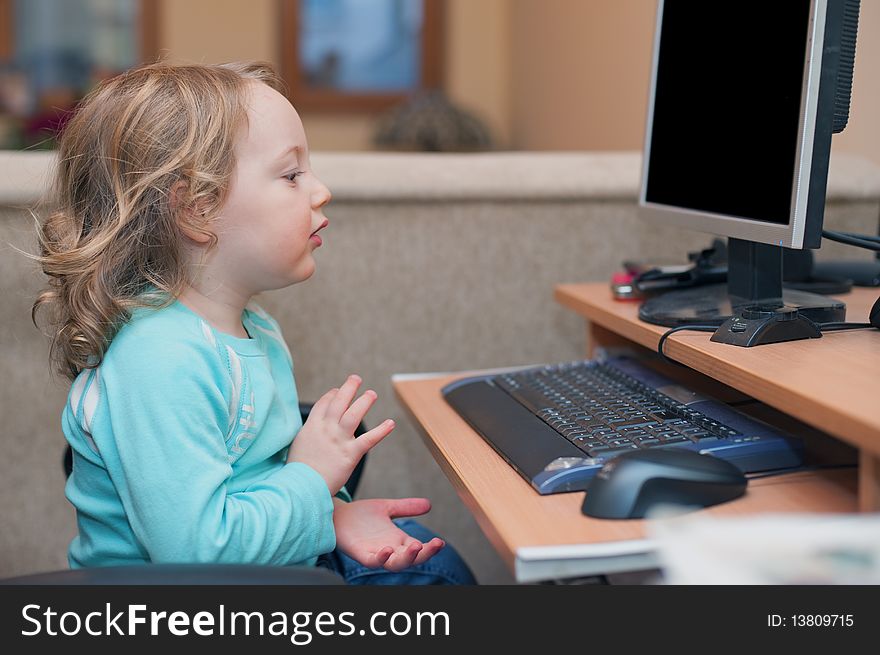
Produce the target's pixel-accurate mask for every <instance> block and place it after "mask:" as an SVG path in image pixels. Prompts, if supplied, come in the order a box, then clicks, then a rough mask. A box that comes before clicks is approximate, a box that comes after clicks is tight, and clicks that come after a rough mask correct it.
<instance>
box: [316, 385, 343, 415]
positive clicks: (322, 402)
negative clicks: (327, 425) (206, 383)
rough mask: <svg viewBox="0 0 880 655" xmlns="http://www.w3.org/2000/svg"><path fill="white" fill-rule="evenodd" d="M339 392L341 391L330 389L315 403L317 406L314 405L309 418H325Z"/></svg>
mask: <svg viewBox="0 0 880 655" xmlns="http://www.w3.org/2000/svg"><path fill="white" fill-rule="evenodd" d="M338 391H339V389H330V391H328V392H327V393H325V394H324V395H323V396H321V397H320V398H318V400H317V401H315V404H314V405H312V409H311V411H310V412H309V416H314V417H315V418H324V415H325V414H326V413H327V407H329V406H330V403H331V402H332V400H333V398H335V397H336V394H337V392H338Z"/></svg>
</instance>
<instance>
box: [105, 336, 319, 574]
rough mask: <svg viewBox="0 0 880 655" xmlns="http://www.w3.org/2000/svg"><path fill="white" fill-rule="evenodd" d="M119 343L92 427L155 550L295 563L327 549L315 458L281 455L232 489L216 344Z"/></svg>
mask: <svg viewBox="0 0 880 655" xmlns="http://www.w3.org/2000/svg"><path fill="white" fill-rule="evenodd" d="M126 345H128V346H132V345H134V344H131V343H129V344H119V346H120V348H118V349H116V352H114V353H113V355H114V356H113V357H108V358H107V359H106V360H105V362H104V363H103V364H102V366H101V369H100V373H101V375H100V380H99V383H100V384H101V394H100V396H101V399H102V400H101V402H102V405H103V406H102V407H101V408H100V409H99V411H97V412H96V415H95V424H94V425H93V426H91V427H92V429H93V430H92V432H93V437H94V439H95V443H96V446H97V447H98V449H99V450H100V452H101V455H102V456H103V458H104V461H105V464H106V466H107V469H108V472H109V474H110V477H111V479H112V480H113V483H114V485H115V487H116V489H117V491H118V493H119V496H120V499H121V502H122V504H123V507H124V509H125V513H126V516H127V518H128V520H129V522H130V524H131V528H132V531H133V532H134V534H135V536H136V537H137V539H138V540H139V541H140V543H141V544H142V545H143V547H144V549H145V550H146V551H147V554H148V556H149V559H150V560H151V561H153V562H218V563H263V564H293V563H303V562H312V561H313V560H314V558H315V557H316V556H317V555H319V554H321V553H325V552H329V551H331V550H333V548H334V547H335V540H336V538H335V533H334V531H333V520H332V513H333V501H332V498H331V496H330V492H329V490H328V489H327V485H326V484H325V483H324V481H323V479H322V478H321V477H320V475H318V473H317V472H315V471H314V469H312V468H311V467H309V466H307V465H305V464H301V463H291V464H286V465H284V466H282V467H280V468H279V469H277V470H276V471H275V472H273V473H271V474H270V475H268V476H267V477H265V478H263V479H261V480H259V481H258V482H256V483H254V484H252V485H250V486H249V487H248V488H247V489H245V490H243V491H238V492H235V493H231V492H229V491H228V490H227V483H228V481H229V479H230V478H231V476H232V467H231V465H230V463H229V457H228V452H227V448H226V444H225V434H226V430H227V426H228V422H229V400H228V396H229V389H224V384H223V381H224V380H225V379H226V377H228V374H227V373H226V371H225V369H224V364H223V363H222V362H221V361H220V358H219V357H217V355H216V353H215V352H214V351H212V350H211V349H210V348H209V347H204V348H199V347H197V346H194V345H193V344H192V343H191V342H186V341H184V342H183V343H182V344H181V343H176V342H175V343H172V344H169V343H167V342H160V343H156V342H155V340H153V339H150V338H147V339H143V340H141V341H140V342H139V343H137V347H136V348H131V347H128V348H126V347H125V346H126ZM102 421H103V422H104V423H102Z"/></svg>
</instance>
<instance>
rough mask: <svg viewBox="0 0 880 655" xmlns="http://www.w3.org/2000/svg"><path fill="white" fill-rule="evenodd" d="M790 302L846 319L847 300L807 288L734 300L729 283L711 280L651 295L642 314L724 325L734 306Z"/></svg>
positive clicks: (672, 322)
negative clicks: (807, 290) (780, 296)
mask: <svg viewBox="0 0 880 655" xmlns="http://www.w3.org/2000/svg"><path fill="white" fill-rule="evenodd" d="M755 304H760V305H768V306H769V305H775V306H780V307H781V306H782V305H785V306H788V307H790V308H793V309H797V310H798V312H799V313H800V315H802V316H806V317H807V318H809V319H810V320H812V321H813V322H815V323H836V322H842V321H844V320H846V304H845V303H843V302H841V301H839V300H835V299H834V298H828V297H826V296H820V295H817V294H814V293H807V292H804V291H795V290H793V289H783V291H782V300H781V302H780V300H779V299H775V300H773V299H761V300H742V299H738V300H736V301H735V302H732V301H731V297H730V296H729V295H728V291H727V285H726V284H711V285H706V286H701V287H693V288H690V289H680V290H676V291H669V292H667V293H664V294H662V295H660V296H655V297H654V298H648V299H647V300H646V301H645V302H643V303H642V305H641V307H639V318H640V319H641V320H643V321H645V322H646V323H653V324H654V325H663V326H666V327H678V326H679V325H695V324H699V325H721V324H722V323H724V321H726V320H727V319H728V318H730V317H731V316H733V315H734V310H739V309H742V308H744V307H746V306H749V305H755Z"/></svg>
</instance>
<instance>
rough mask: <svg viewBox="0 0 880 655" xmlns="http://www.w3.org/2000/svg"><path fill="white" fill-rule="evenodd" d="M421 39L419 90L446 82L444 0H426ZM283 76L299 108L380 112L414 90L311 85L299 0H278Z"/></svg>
mask: <svg viewBox="0 0 880 655" xmlns="http://www.w3.org/2000/svg"><path fill="white" fill-rule="evenodd" d="M424 2H425V18H424V26H423V29H422V42H421V83H420V84H419V87H418V90H422V89H437V88H441V87H442V86H443V0H424ZM278 15H279V19H280V21H279V23H280V32H281V33H280V39H281V76H282V78H284V81H285V82H286V83H287V87H288V96H289V98H290V99H291V101H292V102H293V104H294V105H295V106H296V107H297V108H298V109H306V110H320V111H333V112H359V113H370V112H378V111H383V110H385V109H388V108H390V107H393V106H394V105H397V104H400V103H401V102H403V101H404V100H405V99H406V98H407V97H409V96H410V95H411V93H412V92H400V93H347V92H344V91H330V90H326V89H314V88H311V87H309V86H308V85H307V84H306V82H305V79H304V76H303V74H302V69H301V67H300V65H299V25H300V6H299V0H278Z"/></svg>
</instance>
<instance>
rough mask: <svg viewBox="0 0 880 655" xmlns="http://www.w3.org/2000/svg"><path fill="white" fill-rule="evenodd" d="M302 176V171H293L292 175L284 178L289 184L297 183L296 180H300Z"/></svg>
mask: <svg viewBox="0 0 880 655" xmlns="http://www.w3.org/2000/svg"><path fill="white" fill-rule="evenodd" d="M302 174H303V172H302V171H293V172H292V173H288V174H287V175H285V176H284V177H285V179H286V180H287V181H288V182H296V178H298V177H299V176H300V175H302Z"/></svg>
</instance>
